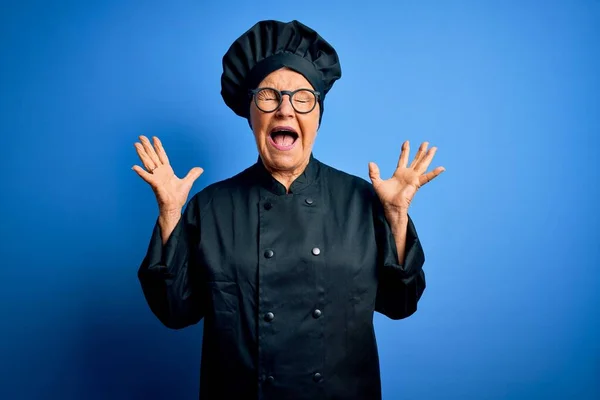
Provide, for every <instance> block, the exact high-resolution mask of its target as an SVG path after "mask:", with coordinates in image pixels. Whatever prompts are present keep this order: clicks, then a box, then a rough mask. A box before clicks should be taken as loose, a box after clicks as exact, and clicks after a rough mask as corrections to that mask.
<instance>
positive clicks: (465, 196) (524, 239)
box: [0, 0, 600, 399]
mask: <svg viewBox="0 0 600 400" xmlns="http://www.w3.org/2000/svg"><path fill="white" fill-rule="evenodd" d="M206 3H208V2H201V1H170V2H166V1H163V2H156V1H155V2H150V1H103V2H91V1H90V2H83V1H52V2H51V1H48V2H41V1H37V2H34V1H12V2H11V1H8V2H7V1H6V0H5V1H3V2H2V3H1V4H2V6H1V9H0V51H1V52H0V54H1V56H0V150H1V157H0V162H1V163H2V164H1V169H0V171H1V172H2V175H1V177H2V179H1V181H2V184H1V188H2V193H1V196H0V205H1V210H2V223H1V226H0V235H1V236H0V245H1V252H0V268H1V274H2V288H1V289H0V305H1V319H0V321H1V322H0V323H1V324H2V325H1V327H0V328H1V330H0V332H1V333H0V334H1V338H2V340H0V380H1V385H0V398H2V399H138V398H140V399H141V398H145V399H167V398H168V399H194V398H197V392H198V385H199V381H198V374H199V362H200V346H201V334H202V326H201V324H200V325H197V326H193V327H190V328H188V329H185V330H182V331H171V330H168V329H167V328H164V327H163V326H162V325H160V323H159V322H158V320H157V319H156V318H154V316H153V315H152V314H151V312H150V310H149V309H148V308H147V306H146V303H145V300H144V298H143V295H142V293H141V289H140V287H139V284H138V281H137V276H136V272H137V268H138V265H139V263H140V262H141V259H142V257H143V256H144V254H145V251H146V246H147V244H148V240H149V238H150V234H151V230H152V227H153V224H154V221H155V219H156V216H157V207H156V204H155V200H154V196H153V194H152V192H151V190H150V188H149V187H148V186H147V185H146V184H145V183H144V182H143V181H142V180H141V179H140V178H139V177H138V176H137V175H136V174H135V172H133V171H132V170H131V169H130V168H131V166H132V165H133V164H135V163H138V160H137V155H136V153H135V150H134V147H133V143H134V142H135V141H136V140H137V136H138V135H140V134H145V135H148V136H151V135H158V136H159V137H160V138H161V139H162V140H163V143H164V145H165V148H166V149H167V152H168V154H169V156H170V158H171V160H172V164H173V165H174V168H175V171H176V172H177V173H178V174H179V175H184V174H185V173H187V171H188V170H189V169H190V168H192V167H194V166H201V167H203V168H204V169H205V173H204V175H202V177H201V178H200V179H199V180H198V181H197V182H196V184H195V185H194V187H193V189H192V191H193V192H196V191H198V190H200V189H202V188H203V187H204V186H206V185H207V184H209V183H212V182H215V181H217V180H220V179H224V178H227V177H229V176H231V175H233V174H235V173H237V172H238V171H240V170H242V169H244V168H246V167H247V166H248V165H250V164H251V163H253V162H254V161H255V160H256V157H257V152H256V149H255V144H254V141H253V138H252V135H251V132H250V130H249V128H248V126H247V123H246V121H244V120H242V119H240V118H238V117H236V116H234V115H233V113H232V112H231V111H230V110H229V109H227V108H226V106H225V105H224V103H223V101H222V99H221V97H220V94H219V91H220V86H219V77H220V72H221V64H220V63H221V57H222V56H223V54H224V52H225V51H226V50H227V48H228V46H229V45H230V43H231V42H232V41H233V40H234V39H235V38H237V37H238V36H239V35H240V34H241V33H242V32H244V31H245V30H246V29H248V28H249V27H250V26H251V25H253V24H254V23H255V22H256V21H258V20H260V19H269V18H275V19H281V20H286V21H287V20H291V19H299V20H300V21H302V22H304V23H306V24H308V25H309V26H311V27H313V28H315V29H316V30H317V31H318V32H319V33H321V34H322V35H323V36H324V37H325V38H326V39H327V40H328V41H329V42H331V43H332V44H333V45H334V46H335V47H336V49H337V50H338V52H339V55H340V57H341V61H342V68H343V77H342V79H341V80H340V81H338V82H337V83H336V84H335V86H334V89H333V90H332V91H331V93H330V95H329V96H328V98H327V101H326V111H325V115H324V121H323V125H322V127H321V129H320V131H319V135H318V139H317V142H316V146H315V149H314V154H315V156H316V157H317V158H319V159H321V160H322V161H324V162H326V163H328V164H330V165H332V166H334V167H337V168H340V169H342V170H345V171H347V172H350V173H353V174H356V175H359V176H362V177H364V178H367V179H368V173H367V171H368V168H367V165H368V162H369V161H375V162H377V163H378V165H379V167H380V169H381V171H382V174H383V175H385V176H386V177H387V176H389V175H390V174H391V173H392V170H393V168H394V166H395V163H396V161H397V157H398V155H399V151H400V145H401V143H402V141H403V140H406V139H408V140H410V141H411V143H412V144H413V150H414V149H416V147H417V145H418V144H419V143H420V142H422V141H426V140H427V141H430V143H431V144H432V145H436V146H438V147H439V151H438V154H437V156H436V158H435V160H434V164H435V165H443V166H444V167H446V170H447V171H446V172H445V173H444V174H443V175H442V176H441V177H440V178H438V179H437V180H435V181H434V182H432V183H431V184H429V185H427V186H426V187H425V188H423V190H421V191H420V192H419V193H418V194H417V196H416V198H415V200H414V202H413V205H412V211H411V215H412V217H413V219H414V221H415V223H416V226H417V229H418V232H419V234H420V236H421V239H422V242H423V245H424V247H425V251H426V256H427V260H426V265H425V268H426V271H427V278H428V288H427V291H426V292H425V295H424V297H423V298H422V301H421V303H420V309H419V311H418V312H417V313H416V314H415V315H414V316H412V317H411V318H409V319H406V320H403V321H391V320H388V319H386V318H385V317H383V316H381V315H376V328H377V334H378V343H379V346H380V354H381V367H382V380H383V390H384V398H385V399H598V398H600V383H599V381H600V344H599V343H600V341H599V340H598V339H599V338H600V318H599V312H598V306H599V305H600V301H599V300H600V296H599V294H598V290H597V288H598V285H599V283H600V273H599V272H598V269H599V264H600V262H599V261H600V257H599V253H600V252H599V248H600V246H599V245H598V228H599V226H600V224H599V222H600V221H599V219H600V218H599V213H598V212H597V208H596V207H597V202H598V195H599V191H598V183H599V182H600V176H599V175H600V174H599V172H598V169H599V168H598V164H597V159H598V158H597V151H598V150H597V149H598V146H599V145H600V139H599V136H600V135H599V133H600V54H599V53H600V45H599V43H600V1H596V0H564V1H527V0H518V1H432V0H429V1H423V0H421V1H416V0H415V1H396V2H389V3H386V2H378V1H368V2H363V3H360V4H358V3H357V4H356V5H351V4H349V2H341V1H340V2H326V4H325V2H321V1H308V0H307V1H302V2H289V3H288V2H281V1H277V2H267V1H264V2H242V1H237V2H236V1H221V2H212V4H211V5H206ZM353 7H354V8H353ZM412 155H414V151H413V152H412ZM411 158H412V157H411ZM232 384H235V382H234V381H232Z"/></svg>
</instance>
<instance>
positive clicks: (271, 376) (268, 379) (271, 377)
mask: <svg viewBox="0 0 600 400" xmlns="http://www.w3.org/2000/svg"><path fill="white" fill-rule="evenodd" d="M273 382H275V377H274V376H273V375H269V376H267V383H273Z"/></svg>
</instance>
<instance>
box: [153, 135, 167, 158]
mask: <svg viewBox="0 0 600 400" xmlns="http://www.w3.org/2000/svg"><path fill="white" fill-rule="evenodd" d="M154 147H156V154H157V155H158V159H159V160H160V162H161V163H162V164H169V157H167V152H166V151H165V148H164V147H163V145H162V142H161V141H160V139H159V138H157V137H156V136H154Z"/></svg>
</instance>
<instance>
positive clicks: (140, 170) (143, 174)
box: [131, 165, 152, 183]
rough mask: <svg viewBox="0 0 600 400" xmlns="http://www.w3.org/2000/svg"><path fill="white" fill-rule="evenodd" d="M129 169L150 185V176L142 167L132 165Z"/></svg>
mask: <svg viewBox="0 0 600 400" xmlns="http://www.w3.org/2000/svg"><path fill="white" fill-rule="evenodd" d="M131 169H132V170H134V171H135V172H136V173H137V174H138V175H139V176H140V177H141V178H142V179H143V180H145V181H146V182H148V183H150V181H151V180H152V174H151V173H150V172H148V171H146V170H144V169H143V168H142V167H140V166H138V165H134V166H133V167H131Z"/></svg>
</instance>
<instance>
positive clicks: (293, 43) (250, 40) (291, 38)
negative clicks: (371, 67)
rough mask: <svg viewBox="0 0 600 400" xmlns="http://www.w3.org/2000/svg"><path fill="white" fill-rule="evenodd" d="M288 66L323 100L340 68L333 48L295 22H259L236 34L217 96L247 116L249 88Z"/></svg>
mask: <svg viewBox="0 0 600 400" xmlns="http://www.w3.org/2000/svg"><path fill="white" fill-rule="evenodd" d="M282 67H288V68H290V69H292V70H294V71H296V72H298V73H300V74H302V75H304V77H305V78H306V79H307V80H308V81H309V82H310V83H311V85H312V86H313V88H314V89H315V90H316V91H317V92H319V93H320V94H321V95H320V98H319V103H320V109H321V116H322V115H323V101H324V99H325V95H326V94H327V92H328V91H329V90H330V89H331V87H332V86H333V83H334V82H335V81H336V80H337V79H339V78H341V76H342V71H341V67H340V62H339V60H338V56H337V53H336V51H335V49H334V48H333V47H332V46H331V45H330V44H329V43H327V42H326V41H325V39H323V38H322V37H321V36H319V34H318V33H317V32H315V31H314V30H312V29H311V28H309V27H307V26H306V25H304V24H302V23H300V22H298V21H295V20H294V21H291V22H288V23H284V22H280V21H273V20H268V21H261V22H258V23H257V24H256V25H254V26H253V27H252V28H250V29H249V30H248V31H246V32H245V33H244V34H243V35H242V36H240V37H239V38H238V39H237V40H236V41H235V42H233V44H232V45H231V47H230V48H229V50H228V51H227V53H226V54H225V56H223V74H222V75H221V96H223V100H225V104H227V106H228V107H229V108H231V109H232V110H233V111H234V112H235V113H236V114H237V115H239V116H241V117H244V118H249V114H250V100H251V96H250V95H249V91H250V90H252V89H255V88H256V87H257V86H258V84H259V83H260V82H261V81H262V80H263V79H264V78H265V77H266V76H267V75H269V74H270V73H271V72H273V71H276V70H278V69H279V68H282Z"/></svg>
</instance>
